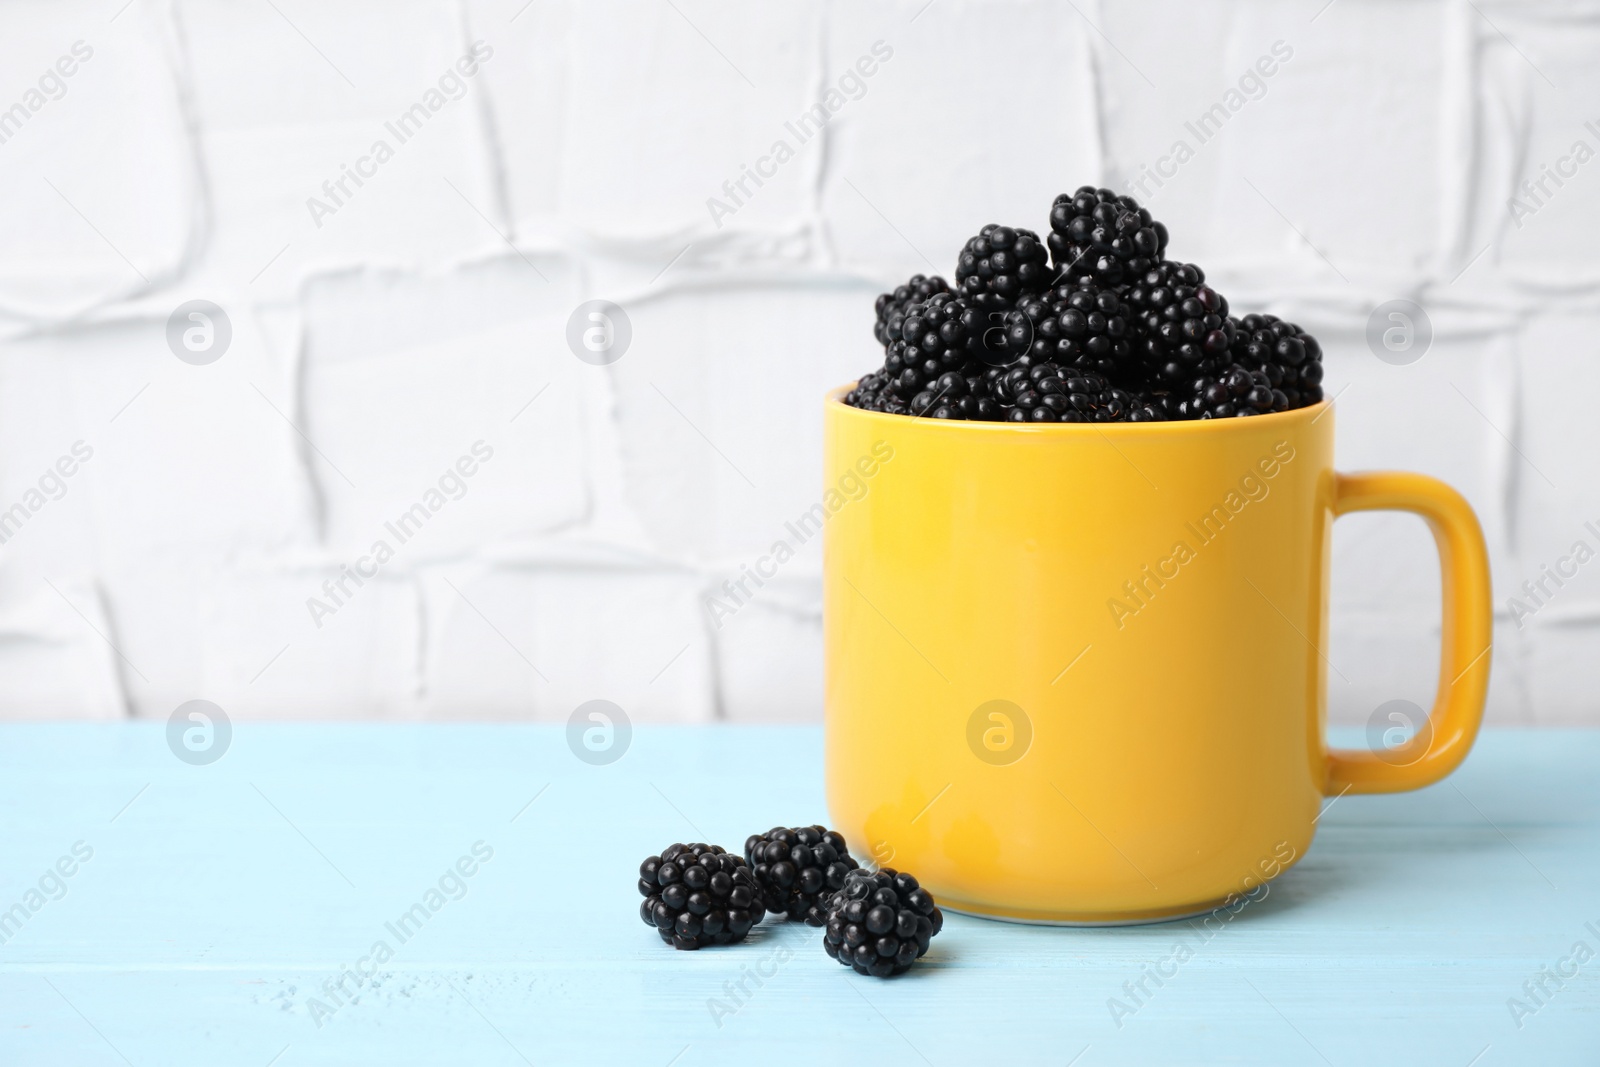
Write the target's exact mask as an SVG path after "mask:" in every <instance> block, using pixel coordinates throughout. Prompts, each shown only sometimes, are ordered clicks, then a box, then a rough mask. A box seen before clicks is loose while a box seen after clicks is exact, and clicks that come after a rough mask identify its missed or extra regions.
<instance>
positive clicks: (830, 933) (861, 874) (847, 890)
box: [822, 867, 944, 978]
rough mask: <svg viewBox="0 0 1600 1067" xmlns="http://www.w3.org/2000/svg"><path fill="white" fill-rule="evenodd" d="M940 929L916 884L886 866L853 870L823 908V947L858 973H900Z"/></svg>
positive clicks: (929, 897)
mask: <svg viewBox="0 0 1600 1067" xmlns="http://www.w3.org/2000/svg"><path fill="white" fill-rule="evenodd" d="M943 927H944V913H943V912H941V911H940V910H939V908H938V905H937V904H935V903H934V899H933V894H931V893H929V892H928V891H927V890H926V889H923V888H922V887H921V886H920V885H918V884H917V880H916V879H915V878H913V877H912V876H911V875H909V874H904V873H902V872H899V871H895V870H893V869H891V868H888V867H885V868H883V869H882V870H879V871H876V872H868V871H855V872H853V873H851V874H850V875H849V876H848V877H847V878H846V879H845V884H844V888H843V889H841V890H839V892H837V893H835V894H834V896H833V899H832V901H831V902H830V903H829V905H828V913H827V920H826V930H825V932H824V934H823V938H822V947H823V949H824V950H825V951H826V952H827V953H828V955H829V956H831V957H833V958H834V959H836V960H838V961H839V962H840V963H842V964H844V965H845V966H846V967H851V968H854V969H855V971H856V972H857V973H858V974H865V975H871V976H872V977H874V978H888V977H890V976H892V975H897V974H904V973H905V972H906V971H908V970H910V969H911V965H912V964H913V963H915V962H916V961H917V960H918V959H920V958H921V957H922V956H923V955H924V954H925V953H926V952H927V951H928V943H929V942H930V941H931V940H932V939H933V937H934V936H935V935H936V934H938V932H939V931H940V930H941V929H942V928H943Z"/></svg>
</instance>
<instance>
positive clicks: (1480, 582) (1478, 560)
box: [1323, 471, 1494, 796]
mask: <svg viewBox="0 0 1600 1067" xmlns="http://www.w3.org/2000/svg"><path fill="white" fill-rule="evenodd" d="M1334 478H1335V481H1334V496H1333V514H1334V517H1335V518H1337V517H1338V516H1340V515H1346V514H1349V513H1350V512H1352V511H1410V512H1415V513H1416V514H1418V515H1420V516H1422V518H1423V519H1424V520H1425V521H1426V522H1427V524H1428V529H1430V530H1432V531H1433V540H1434V544H1435V545H1436V546H1437V547H1438V549H1439V570H1440V585H1441V591H1442V592H1443V594H1444V615H1443V620H1444V621H1443V627H1442V634H1441V637H1440V648H1439V688H1438V691H1437V693H1436V694H1435V696H1434V701H1433V710H1432V711H1430V712H1429V713H1428V729H1425V730H1420V731H1418V732H1417V733H1416V734H1415V735H1413V736H1412V737H1411V738H1409V739H1408V740H1407V741H1406V742H1405V744H1403V745H1400V746H1398V747H1397V748H1394V749H1391V750H1389V751H1387V752H1385V753H1383V755H1382V756H1381V757H1380V756H1379V754H1378V753H1376V752H1372V751H1370V750H1367V749H1336V750H1332V751H1328V752H1327V753H1326V760H1327V766H1326V775H1325V778H1324V785H1323V792H1324V793H1326V794H1327V795H1329V796H1335V795H1342V794H1344V793H1347V792H1349V793H1399V792H1402V791H1404V790H1407V789H1421V788H1422V787H1423V786H1425V785H1432V784H1433V783H1434V782H1437V781H1439V780H1440V779H1441V778H1443V777H1444V776H1445V775H1447V774H1449V773H1450V772H1451V771H1453V770H1455V769H1456V768H1457V767H1458V766H1460V765H1461V761H1462V760H1464V759H1466V757H1467V752H1468V751H1469V750H1470V749H1471V748H1472V742H1473V741H1474V740H1476V738H1477V736H1478V726H1479V724H1480V723H1481V722H1482V721H1483V705H1484V700H1485V698H1486V696H1487V695H1488V690H1489V660H1490V658H1491V657H1490V655H1489V650H1490V648H1491V647H1493V640H1494V633H1493V623H1494V616H1493V605H1492V603H1491V600H1490V591H1489V553H1488V550H1487V549H1486V548H1485V547H1484V541H1483V529H1482V527H1480V526H1479V525H1478V517H1477V516H1476V515H1474V514H1473V512H1472V507H1471V505H1469V504H1468V503H1467V501H1466V499H1465V498H1463V497H1462V495H1461V494H1460V493H1458V492H1456V491H1455V490H1454V489H1452V488H1450V487H1449V486H1448V485H1446V484H1445V483H1443V482H1441V481H1439V480H1438V479H1437V478H1429V477H1428V476H1426V475H1423V474H1409V473H1403V472H1399V471H1374V472H1368V473H1363V474H1336V475H1335V476H1334Z"/></svg>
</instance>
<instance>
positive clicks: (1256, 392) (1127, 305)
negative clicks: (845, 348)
mask: <svg viewBox="0 0 1600 1067" xmlns="http://www.w3.org/2000/svg"><path fill="white" fill-rule="evenodd" d="M1050 226H1051V232H1050V237H1049V241H1048V248H1049V250H1050V253H1051V255H1053V256H1054V258H1055V266H1054V268H1053V269H1052V268H1049V267H1048V265H1047V264H1046V262H1045V257H1044V251H1043V248H1044V246H1042V245H1041V244H1040V242H1039V238H1038V235H1037V234H1035V233H1033V232H1032V231H1031V230H1025V229H1019V228H1013V227H1009V226H997V225H989V226H985V227H984V228H983V230H982V231H981V232H980V233H979V234H978V235H977V236H976V237H973V238H972V239H971V240H969V241H967V243H966V245H965V246H964V247H963V248H962V252H961V257H960V261H959V262H958V264H957V267H956V287H955V289H953V290H952V289H951V288H950V287H949V286H948V285H947V284H946V283H945V282H944V280H943V279H942V278H939V277H938V276H927V275H921V274H918V275H915V276H913V277H912V278H911V279H910V281H908V282H907V283H906V284H904V285H902V286H900V287H899V288H897V289H895V290H894V291H893V292H890V293H884V294H883V295H881V296H879V297H878V300H877V306H876V313H877V318H876V322H875V325H874V328H873V333H874V336H875V337H877V339H878V340H879V342H880V343H882V344H883V345H884V347H885V353H884V362H883V365H882V366H881V367H878V368H876V369H874V370H872V371H870V372H868V373H867V374H864V375H862V377H861V378H860V380H859V381H858V382H857V383H856V384H855V386H854V388H852V389H851V390H850V391H849V393H848V394H847V395H846V396H845V398H844V402H845V403H846V404H848V405H850V406H852V407H857V408H863V409H865V410H868V411H880V412H885V413H888V414H894V415H910V416H912V417H915V418H932V419H942V420H980V421H1004V422H1017V423H1052V422H1097V423H1098V422H1156V421H1163V420H1169V419H1171V420H1177V419H1185V420H1186V419H1218V418H1234V417H1242V416H1251V415H1265V414H1270V413H1273V412H1279V411H1289V410H1292V409H1294V408H1299V407H1305V406H1307V405H1309V404H1315V403H1317V402H1318V401H1320V400H1321V399H1322V397H1323V391H1322V374H1323V370H1322V350H1321V348H1320V346H1319V345H1318V344H1317V341H1316V338H1314V337H1312V336H1311V335H1310V334H1308V333H1306V332H1305V331H1304V330H1302V329H1301V328H1300V327H1299V326H1297V325H1296V324H1294V323H1292V322H1285V321H1284V320H1282V319H1279V318H1276V317H1275V316H1272V315H1245V316H1243V317H1242V318H1235V317H1234V316H1233V315H1232V314H1231V311H1232V309H1231V307H1230V305H1229V303H1228V300H1227V298H1226V297H1224V296H1223V295H1222V294H1221V293H1220V292H1219V291H1218V290H1217V289H1216V288H1215V287H1214V286H1212V285H1210V284H1208V283H1207V281H1206V276H1205V272H1204V271H1203V270H1201V268H1200V267H1199V266H1197V265H1195V264H1192V263H1182V262H1178V261H1174V260H1168V259H1166V258H1165V257H1166V249H1167V229H1166V227H1165V226H1163V225H1162V224H1161V223H1159V222H1157V221H1155V220H1154V219H1153V218H1151V216H1150V213H1149V211H1148V210H1146V209H1144V208H1141V207H1140V206H1139V204H1138V202H1137V201H1135V200H1133V198H1132V197H1125V196H1117V195H1116V194H1114V193H1112V192H1111V191H1110V190H1108V189H1097V188H1095V187H1093V186H1083V187H1082V188H1080V189H1079V190H1078V191H1077V192H1075V193H1070V194H1069V193H1063V194H1062V195H1061V196H1058V197H1056V200H1055V203H1054V204H1053V205H1052V206H1051V211H1050Z"/></svg>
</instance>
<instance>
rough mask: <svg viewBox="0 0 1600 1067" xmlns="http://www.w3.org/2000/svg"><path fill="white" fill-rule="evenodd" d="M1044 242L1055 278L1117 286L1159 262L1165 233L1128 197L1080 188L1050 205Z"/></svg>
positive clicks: (1163, 247)
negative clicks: (1062, 276)
mask: <svg viewBox="0 0 1600 1067" xmlns="http://www.w3.org/2000/svg"><path fill="white" fill-rule="evenodd" d="M1049 243H1050V256H1051V258H1052V259H1053V260H1054V262H1055V267H1056V271H1057V273H1058V274H1065V275H1066V276H1067V277H1071V278H1077V277H1082V276H1085V275H1089V276H1092V277H1094V278H1095V279H1097V280H1098V281H1101V282H1104V283H1105V284H1107V285H1118V284H1121V283H1123V282H1127V281H1131V280H1132V279H1134V278H1137V277H1139V275H1141V274H1143V273H1144V272H1145V271H1147V270H1149V269H1150V268H1151V267H1153V266H1154V265H1155V264H1157V263H1159V262H1160V261H1161V257H1162V256H1163V255H1164V254H1165V252H1166V248H1167V228H1166V227H1165V226H1163V225H1162V224H1161V223H1159V222H1157V221H1156V220H1155V219H1153V218H1151V217H1150V212H1149V211H1148V210H1147V209H1145V208H1142V207H1140V206H1139V202H1138V201H1137V200H1135V199H1134V198H1133V197H1131V196H1118V195H1117V194H1115V193H1113V192H1112V191H1111V190H1110V189H1096V188H1095V187H1094V186H1092V185H1085V186H1083V187H1081V188H1080V189H1079V190H1078V191H1077V192H1075V193H1062V194H1061V195H1060V196H1058V197H1056V199H1055V203H1054V204H1052V205H1051V206H1050V239H1049Z"/></svg>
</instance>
